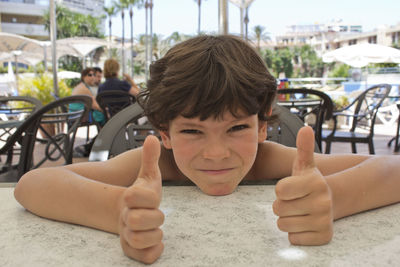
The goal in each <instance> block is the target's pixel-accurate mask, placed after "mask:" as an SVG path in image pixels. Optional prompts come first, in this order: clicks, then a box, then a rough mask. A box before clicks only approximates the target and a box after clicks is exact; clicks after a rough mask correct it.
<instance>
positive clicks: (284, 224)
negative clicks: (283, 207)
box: [276, 218, 288, 232]
mask: <svg viewBox="0 0 400 267" xmlns="http://www.w3.org/2000/svg"><path fill="white" fill-rule="evenodd" d="M276 225H277V226H278V229H279V230H281V231H283V232H288V231H287V222H286V220H285V219H282V218H278V220H277V221H276Z"/></svg>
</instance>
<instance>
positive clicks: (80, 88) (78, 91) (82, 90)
mask: <svg viewBox="0 0 400 267" xmlns="http://www.w3.org/2000/svg"><path fill="white" fill-rule="evenodd" d="M72 95H90V96H92V93H91V92H90V90H89V88H87V87H86V86H85V85H84V84H83V83H79V84H78V85H77V86H75V88H74V89H73V90H72Z"/></svg>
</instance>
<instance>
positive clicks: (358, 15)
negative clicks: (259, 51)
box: [105, 0, 400, 37]
mask: <svg viewBox="0 0 400 267" xmlns="http://www.w3.org/2000/svg"><path fill="white" fill-rule="evenodd" d="M112 1H113V0H105V5H106V6H109V5H111V3H112ZM153 3H154V7H153V33H156V34H161V35H162V36H163V37H167V36H169V35H170V34H171V33H173V32H175V31H177V32H179V33H184V34H196V33H197V27H198V26H197V24H198V6H197V0H153ZM399 12H400V0H363V1H360V0H330V1H326V0H278V1H272V0H254V1H253V3H252V4H251V5H250V7H249V26H248V29H249V34H251V33H252V29H253V28H254V26H256V25H261V26H263V27H265V31H266V32H269V33H270V34H271V36H272V37H273V36H276V35H279V34H283V33H284V32H285V31H286V26H288V25H294V24H301V25H304V24H315V23H320V24H325V23H329V22H330V21H332V20H338V19H342V20H343V22H344V23H347V24H357V25H361V26H362V27H363V31H364V32H366V31H372V30H374V29H377V28H379V27H382V25H388V26H390V25H396V24H398V23H400V13H399ZM107 21H108V20H107ZM125 21H126V22H125V23H126V26H125V35H126V36H130V26H129V25H130V24H129V15H126V16H125ZM228 21H229V24H228V25H229V26H228V31H229V33H232V34H239V33H240V9H239V8H238V7H237V6H235V5H234V4H232V3H228ZM112 23H113V27H112V34H113V35H117V36H121V35H122V27H121V25H122V23H121V17H120V15H119V14H117V15H116V16H115V17H113V19H112ZM133 23H134V30H133V31H134V35H135V36H137V35H139V34H144V33H145V9H144V8H142V9H139V10H138V9H136V8H135V9H134V20H133ZM106 25H107V27H106V35H108V23H107V24H106ZM201 31H204V32H208V33H211V32H214V33H217V32H218V0H202V5H201Z"/></svg>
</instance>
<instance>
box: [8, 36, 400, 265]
mask: <svg viewBox="0 0 400 267" xmlns="http://www.w3.org/2000/svg"><path fill="white" fill-rule="evenodd" d="M275 93H276V82H275V79H274V78H273V77H272V76H271V75H270V74H269V72H268V70H267V68H266V67H265V64H264V63H263V61H262V59H261V58H260V57H259V56H258V54H257V53H256V52H255V51H254V50H253V49H252V48H251V47H250V46H248V45H247V44H246V43H245V42H244V41H242V40H240V39H238V38H236V37H233V36H199V37H195V38H193V39H190V40H187V41H185V42H182V43H180V44H178V45H176V46H175V47H173V48H172V49H171V50H170V51H169V52H168V53H167V54H166V55H165V57H163V58H162V59H160V60H158V61H156V62H155V63H154V64H153V65H152V66H151V77H150V80H149V82H148V89H147V90H146V91H144V92H142V93H141V94H140V96H139V98H138V101H139V103H140V104H141V105H142V106H143V108H144V110H145V112H146V115H147V116H148V119H149V120H150V122H151V123H152V124H153V125H154V126H155V127H156V128H157V129H159V131H160V135H161V138H162V142H163V143H162V146H161V145H160V143H159V141H158V139H157V138H155V137H154V136H150V137H148V138H147V139H146V141H145V143H144V145H143V147H142V148H139V149H134V150H131V151H127V152H125V153H123V154H121V155H119V156H117V157H115V158H113V159H110V160H108V161H106V162H90V163H80V164H72V165H69V166H63V167H56V168H48V169H36V170H33V171H31V172H29V173H27V174H25V175H24V176H23V177H22V178H21V180H20V181H19V183H18V185H17V187H16V189H15V197H16V199H17V200H18V201H19V202H20V203H21V204H22V205H23V206H24V207H26V208H27V209H28V210H30V211H31V212H33V213H35V214H37V215H39V216H43V217H47V218H50V219H55V220H60V221H66V222H70V223H76V224H81V225H86V226H89V227H94V228H98V229H102V230H104V231H109V232H114V233H118V234H119V235H120V240H121V246H122V249H123V251H124V253H125V254H126V255H127V256H129V257H131V258H134V259H136V260H139V261H142V262H145V263H151V262H154V261H155V260H156V259H157V258H158V257H159V256H160V255H161V253H162V251H163V243H162V231H161V230H160V226H161V225H162V223H163V220H164V215H163V213H162V212H161V211H160V210H159V205H160V201H161V178H162V179H164V180H172V179H190V180H191V181H193V182H194V183H195V184H196V185H197V186H198V187H199V188H200V189H201V190H202V191H203V192H204V193H206V194H209V195H226V194H231V193H232V192H233V191H234V190H235V188H236V187H237V186H238V184H239V183H240V181H242V180H243V179H253V180H262V179H276V178H282V179H281V180H280V181H279V182H278V183H277V185H276V196H277V198H276V201H275V202H274V204H273V210H274V213H275V214H276V215H278V216H279V219H278V227H279V228H280V229H281V230H282V231H285V232H288V236H289V240H290V242H291V243H292V244H296V245H321V244H326V243H328V242H329V241H330V240H331V238H332V235H333V220H334V219H338V218H341V217H344V216H347V215H350V214H354V213H357V212H361V211H364V210H368V209H373V208H376V207H379V206H384V205H388V204H390V203H396V202H399V200H400V195H399V194H398V192H399V189H400V179H399V173H400V164H399V160H398V158H396V157H395V156H387V157H372V156H367V155H322V154H314V153H313V151H314V136H313V132H312V129H311V128H309V127H304V128H302V129H301V130H300V131H299V133H298V138H297V149H294V148H288V147H285V146H282V145H280V144H276V143H272V142H267V141H265V139H266V127H267V120H268V119H270V115H271V108H272V104H273V101H274V97H275Z"/></svg>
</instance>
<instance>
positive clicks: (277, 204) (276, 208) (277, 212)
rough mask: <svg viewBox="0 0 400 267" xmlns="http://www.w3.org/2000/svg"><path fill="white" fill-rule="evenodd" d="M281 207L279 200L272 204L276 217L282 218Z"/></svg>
mask: <svg viewBox="0 0 400 267" xmlns="http://www.w3.org/2000/svg"><path fill="white" fill-rule="evenodd" d="M281 209H282V208H281V205H280V201H279V200H275V201H274V203H272V211H273V213H274V214H275V215H276V216H280V214H281Z"/></svg>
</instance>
